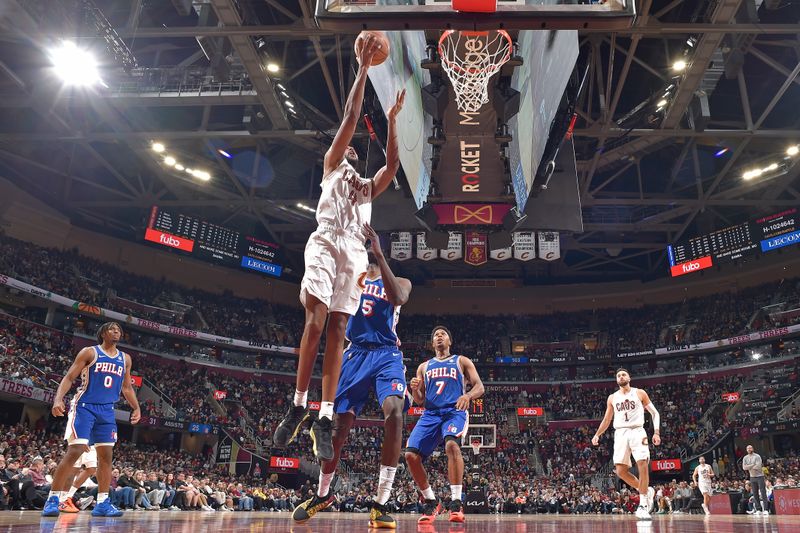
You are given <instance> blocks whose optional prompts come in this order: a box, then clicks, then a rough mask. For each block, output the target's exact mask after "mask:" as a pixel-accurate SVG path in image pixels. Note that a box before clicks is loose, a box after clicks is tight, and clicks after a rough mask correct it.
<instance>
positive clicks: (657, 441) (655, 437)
mask: <svg viewBox="0 0 800 533" xmlns="http://www.w3.org/2000/svg"><path fill="white" fill-rule="evenodd" d="M653 445H654V446H660V445H661V436H660V435H659V434H658V433H654V434H653Z"/></svg>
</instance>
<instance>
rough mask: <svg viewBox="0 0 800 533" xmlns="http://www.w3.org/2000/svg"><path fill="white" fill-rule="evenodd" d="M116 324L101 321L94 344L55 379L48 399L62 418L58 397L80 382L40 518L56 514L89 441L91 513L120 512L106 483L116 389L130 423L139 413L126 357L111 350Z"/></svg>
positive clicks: (114, 433) (118, 329)
mask: <svg viewBox="0 0 800 533" xmlns="http://www.w3.org/2000/svg"><path fill="white" fill-rule="evenodd" d="M120 337H122V328H121V327H120V325H119V324H117V323H116V322H106V323H105V324H103V325H102V326H100V329H99V330H98V332H97V340H98V342H100V344H98V345H97V346H89V347H86V348H84V349H82V350H81V351H80V352H78V355H77V357H75V361H74V362H73V363H72V366H71V367H69V370H67V374H66V375H65V376H64V378H63V379H62V380H61V383H60V384H59V385H58V390H56V395H55V398H54V399H53V409H52V413H53V416H64V396H65V395H66V394H67V392H69V390H70V388H72V383H73V382H74V381H75V380H76V379H77V378H78V376H80V378H81V384H80V386H79V387H78V392H77V393H76V394H75V397H74V398H73V399H72V403H71V404H70V410H69V417H68V418H67V431H66V434H65V435H64V439H65V440H66V441H67V445H68V446H67V453H65V454H64V457H63V458H62V459H61V462H60V463H59V464H58V468H57V469H56V473H55V476H53V484H52V490H51V491H50V495H49V496H48V498H47V502H46V503H45V506H44V510H42V516H58V513H59V501H60V500H61V499H62V498H64V497H65V495H66V492H62V491H66V490H67V489H68V485H69V478H70V477H71V475H72V474H73V472H74V470H73V469H74V465H75V463H76V461H78V460H79V459H80V458H81V455H82V454H83V453H84V452H86V451H88V450H89V446H90V445H93V446H94V447H95V449H96V450H97V458H98V459H99V461H98V463H99V464H98V468H97V505H96V506H95V508H94V510H93V511H92V516H122V511H120V510H119V509H117V508H116V507H114V506H113V505H112V504H111V500H110V499H109V498H108V487H109V484H110V482H111V457H112V452H113V450H114V444H115V443H116V442H117V422H116V420H115V419H114V404H115V403H116V402H117V401H118V400H119V394H120V391H122V394H123V395H124V396H125V399H126V400H127V401H128V404H129V405H130V406H131V407H132V408H133V413H131V423H132V424H135V423H137V422H138V421H139V418H140V417H141V413H140V411H139V402H138V401H137V399H136V393H135V392H134V391H133V387H132V386H131V357H130V356H129V355H128V354H126V353H124V352H122V351H120V350H119V349H117V343H118V342H119V340H120Z"/></svg>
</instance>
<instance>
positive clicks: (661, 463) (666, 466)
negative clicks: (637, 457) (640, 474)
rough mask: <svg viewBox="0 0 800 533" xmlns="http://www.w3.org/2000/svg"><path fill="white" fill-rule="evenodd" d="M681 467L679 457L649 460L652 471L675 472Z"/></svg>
mask: <svg viewBox="0 0 800 533" xmlns="http://www.w3.org/2000/svg"><path fill="white" fill-rule="evenodd" d="M681 468H683V465H682V464H681V460H680V459H658V460H656V461H651V462H650V470H652V471H653V472H675V471H680V469H681Z"/></svg>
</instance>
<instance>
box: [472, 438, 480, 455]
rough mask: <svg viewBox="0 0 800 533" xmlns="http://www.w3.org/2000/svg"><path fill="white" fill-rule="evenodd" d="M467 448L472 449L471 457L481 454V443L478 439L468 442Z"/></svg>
mask: <svg viewBox="0 0 800 533" xmlns="http://www.w3.org/2000/svg"><path fill="white" fill-rule="evenodd" d="M469 447H470V448H472V455H478V454H479V453H481V441H480V440H479V439H475V440H471V441H470V442H469Z"/></svg>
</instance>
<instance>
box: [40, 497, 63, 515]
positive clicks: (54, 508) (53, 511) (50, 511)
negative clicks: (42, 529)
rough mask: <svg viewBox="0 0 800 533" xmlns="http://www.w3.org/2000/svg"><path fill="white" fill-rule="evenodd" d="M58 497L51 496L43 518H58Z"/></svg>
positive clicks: (43, 510) (46, 504)
mask: <svg viewBox="0 0 800 533" xmlns="http://www.w3.org/2000/svg"><path fill="white" fill-rule="evenodd" d="M58 507H59V505H58V496H50V497H49V498H47V501H46V502H45V503H44V509H42V516H58Z"/></svg>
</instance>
